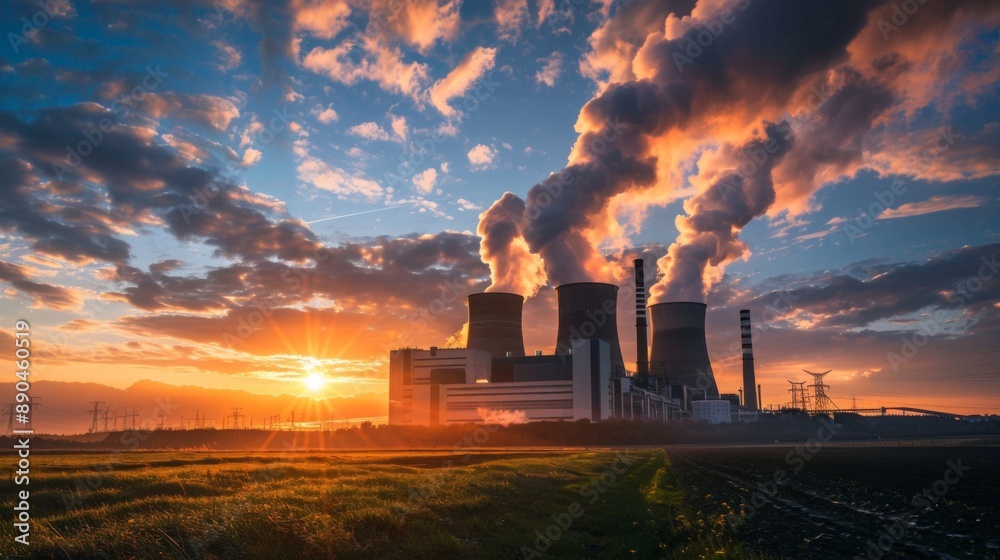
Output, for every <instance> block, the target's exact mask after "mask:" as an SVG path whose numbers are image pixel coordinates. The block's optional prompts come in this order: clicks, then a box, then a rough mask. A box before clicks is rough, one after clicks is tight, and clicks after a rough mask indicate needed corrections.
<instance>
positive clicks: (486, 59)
mask: <svg viewBox="0 0 1000 560" xmlns="http://www.w3.org/2000/svg"><path fill="white" fill-rule="evenodd" d="M496 54H497V50H496V49H494V48H486V47H477V48H476V49H475V50H473V51H472V52H470V53H469V54H467V55H466V56H465V58H464V59H462V62H460V63H459V64H458V66H456V67H455V68H454V69H453V70H452V71H451V72H449V73H448V75H447V76H445V77H444V78H443V79H441V80H439V81H438V82H437V83H435V84H434V86H433V87H431V89H430V91H429V93H428V97H429V98H430V102H431V105H433V106H434V108H436V109H437V110H438V111H440V112H441V114H442V115H444V116H446V117H453V116H455V115H457V114H458V112H457V111H456V110H455V109H454V108H452V107H451V106H450V105H449V104H448V102H449V101H450V100H452V99H454V98H456V97H461V96H463V95H465V94H466V93H467V92H468V91H469V90H470V89H472V87H473V86H474V85H475V84H476V82H477V81H478V80H479V79H480V78H482V77H483V75H484V74H485V73H486V72H487V71H488V70H490V69H492V68H493V65H494V63H495V61H496Z"/></svg>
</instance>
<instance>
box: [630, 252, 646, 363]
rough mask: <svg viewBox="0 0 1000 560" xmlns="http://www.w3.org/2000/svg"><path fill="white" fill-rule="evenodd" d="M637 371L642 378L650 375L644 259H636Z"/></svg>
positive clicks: (634, 262)
mask: <svg viewBox="0 0 1000 560" xmlns="http://www.w3.org/2000/svg"><path fill="white" fill-rule="evenodd" d="M633 264H634V265H635V371H636V373H637V374H639V378H640V379H643V380H644V379H646V378H647V377H648V376H649V348H648V347H647V346H646V345H647V344H648V342H647V341H648V340H649V337H648V335H647V334H646V277H645V269H644V268H643V264H644V263H643V261H642V259H635V261H633Z"/></svg>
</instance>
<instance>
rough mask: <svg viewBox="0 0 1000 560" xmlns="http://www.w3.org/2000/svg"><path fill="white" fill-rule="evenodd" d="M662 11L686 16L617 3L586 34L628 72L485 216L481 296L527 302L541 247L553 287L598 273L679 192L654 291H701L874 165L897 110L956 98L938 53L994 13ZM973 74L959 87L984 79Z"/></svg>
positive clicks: (990, 7)
mask: <svg viewBox="0 0 1000 560" xmlns="http://www.w3.org/2000/svg"><path fill="white" fill-rule="evenodd" d="M635 4H638V2H632V3H630V4H627V6H634V5H635ZM675 6H676V7H677V8H676V9H678V10H679V11H681V12H682V13H684V11H685V10H690V13H689V14H688V15H683V16H678V15H676V14H671V15H669V16H667V17H666V20H665V24H664V25H663V26H662V27H657V29H656V31H654V32H653V33H647V31H648V26H649V22H648V20H645V21H637V20H635V19H634V18H632V19H629V18H628V14H634V13H636V12H637V10H635V9H631V8H624V7H622V8H619V9H618V11H617V13H616V15H615V19H613V20H612V22H613V24H605V25H604V26H602V27H601V29H599V30H598V32H597V33H595V35H594V38H593V40H592V41H591V46H592V48H593V52H591V53H589V54H588V56H587V61H589V63H590V65H589V66H588V70H589V71H591V72H598V71H600V70H601V69H604V70H610V69H613V68H615V67H621V68H629V69H630V71H629V72H615V71H614V70H611V74H612V75H611V78H612V79H618V80H619V81H618V82H617V83H614V82H612V83H607V84H602V85H601V91H600V92H599V93H598V95H597V96H596V97H595V98H593V99H592V100H590V101H589V102H588V103H587V104H586V105H585V106H584V107H583V109H582V110H581V112H580V115H579V117H578V120H577V123H576V128H577V130H579V131H580V136H579V138H578V140H577V142H576V144H575V146H574V148H573V150H572V152H571V154H570V157H569V161H568V164H567V166H566V168H565V169H564V170H563V171H561V172H559V173H556V174H553V175H551V176H549V177H548V178H547V179H545V180H544V181H542V182H541V183H538V184H536V185H535V186H534V187H532V188H531V189H530V190H529V191H528V194H527V197H526V199H525V201H524V202H522V201H521V200H520V199H519V198H518V197H516V196H515V195H513V194H511V193H505V194H504V196H503V198H501V199H500V200H499V201H497V203H495V204H494V205H493V207H492V208H490V210H488V211H487V212H485V213H484V214H483V216H482V217H481V222H480V225H479V234H480V235H481V236H482V237H483V249H482V255H483V258H484V259H487V262H488V263H489V264H490V267H491V271H492V275H493V286H492V287H491V289H504V290H508V291H515V292H518V293H522V294H524V295H532V294H533V293H535V292H536V291H537V289H538V286H540V285H541V284H540V283H541V282H543V281H544V280H543V279H542V275H541V274H540V273H539V261H538V258H539V257H540V258H541V266H543V267H544V273H545V274H544V276H545V279H547V280H548V281H551V282H552V283H553V284H556V285H559V284H563V283H567V282H576V281H585V280H598V281H608V280H609V279H611V278H613V277H614V276H615V272H616V271H615V270H614V269H612V268H610V267H609V264H608V260H607V259H606V258H605V257H604V256H603V255H602V253H601V250H602V249H608V244H609V241H612V242H613V241H616V240H621V239H622V238H623V237H626V232H627V231H628V228H631V229H632V230H635V231H638V230H639V227H640V226H641V224H642V221H643V220H644V219H645V214H646V211H647V208H649V207H650V206H664V205H666V204H668V203H670V202H672V201H674V200H677V199H678V198H687V200H686V202H685V204H684V211H685V215H683V216H678V217H677V219H676V222H675V223H676V226H677V229H678V231H679V235H678V237H677V240H676V242H675V243H674V244H673V245H672V246H671V247H670V250H669V253H668V254H667V255H666V256H665V257H664V258H663V259H661V260H660V261H659V263H658V264H659V265H660V269H661V270H663V271H664V276H663V278H662V280H661V281H660V283H658V284H656V285H654V286H653V287H652V289H651V301H652V302H656V301H664V300H692V301H703V300H704V298H705V294H706V292H707V291H708V289H709V288H710V287H711V286H712V284H713V283H714V282H716V281H717V280H718V279H719V278H721V275H722V272H723V270H724V268H725V266H726V265H727V264H728V263H729V262H732V261H733V260H734V259H737V258H746V257H747V256H748V254H749V249H748V247H747V245H746V243H745V242H743V241H741V240H740V239H739V233H740V231H741V230H742V228H743V227H744V226H745V225H746V224H747V223H748V222H749V221H750V220H752V219H753V218H755V217H760V216H764V215H767V216H768V217H770V218H772V219H779V218H781V217H783V216H794V215H796V214H799V213H803V212H808V211H811V210H814V208H813V207H812V206H811V204H812V201H811V197H812V194H813V193H814V192H815V191H816V190H817V189H818V188H820V187H822V186H823V185H825V184H828V183H830V182H832V181H836V180H838V179H840V178H842V177H845V176H851V175H853V174H854V173H856V172H857V171H858V170H859V169H861V168H863V167H865V165H869V166H873V164H872V161H870V158H871V156H869V155H868V153H869V152H868V151H866V149H865V146H866V143H875V142H882V143H885V142H886V141H887V139H888V141H889V142H890V143H898V142H905V141H907V140H906V139H908V138H910V137H911V136H912V135H911V134H910V132H911V131H909V130H907V129H906V127H907V122H906V118H905V117H904V118H899V117H900V113H902V114H906V113H912V112H913V111H915V110H916V109H919V108H922V107H926V106H928V105H929V104H930V103H931V102H932V101H934V100H935V99H937V98H941V97H944V96H947V95H953V94H952V93H949V90H948V89H947V88H948V84H949V83H952V84H953V83H954V82H955V77H956V76H955V75H956V73H959V72H962V71H963V70H961V66H962V65H942V64H937V63H933V61H935V60H945V59H947V57H961V56H963V54H962V52H963V51H962V50H961V49H962V48H963V45H966V46H967V44H968V42H969V41H975V40H976V37H977V34H976V33H969V29H970V28H974V27H976V26H981V27H982V26H986V29H988V28H989V26H990V25H993V24H995V23H996V22H997V21H998V20H1000V5H998V4H996V3H995V2H988V1H984V0H965V1H958V2H947V3H943V2H942V3H935V4H931V3H927V4H920V5H919V6H920V7H919V13H916V14H910V15H909V16H907V20H908V21H907V22H901V21H900V18H899V17H898V14H895V12H894V11H893V4H892V3H891V2H888V1H886V0H882V1H878V0H845V1H843V2H835V3H834V2H825V3H817V2H801V1H800V0H775V1H769V2H751V1H749V0H738V1H733V2H725V1H716V0H712V1H706V0H702V1H700V2H698V3H697V5H695V6H694V7H693V9H692V8H691V6H690V3H689V2H677V3H676V4H675ZM618 14H625V15H623V16H622V18H623V19H621V20H618V19H617V18H618ZM893 17H896V20H893V19H892V18H893ZM887 21H889V22H895V23H894V24H892V25H891V26H890V27H887V26H886V23H885V22H887ZM904 24H905V25H904ZM633 28H635V29H633ZM639 28H641V29H639ZM887 33H888V34H889V37H887V36H886V34H887ZM890 37H891V39H892V40H889V38H890ZM597 39H600V40H597ZM629 45H630V46H629ZM971 72H976V71H975V70H971ZM985 72H988V70H985V71H982V72H981V74H982V75H979V76H975V77H976V78H977V79H968V80H965V81H964V82H962V83H963V84H967V88H975V87H980V88H981V87H985V86H982V85H981V83H982V81H983V77H984V76H985V75H986V73H985ZM934 73H937V74H934ZM934 84H939V85H934ZM976 84H980V85H976ZM935 88H937V89H935ZM970 91H972V90H971V89H968V90H967V91H965V92H964V93H966V94H968V93H970ZM920 103H923V104H922V105H921V104H920ZM895 109H900V110H895ZM876 124H877V125H879V126H876ZM892 135H896V137H895V139H892V138H893V136H892ZM692 170H695V172H694V173H692ZM911 173H914V174H915V173H916V171H912V172H911ZM685 179H686V180H687V181H688V182H689V183H690V185H691V187H692V189H693V190H692V189H687V188H684V189H682V188H681V187H684V186H685V185H684V183H685ZM692 192H693V193H694V194H693V196H692V195H691V193H692ZM519 210H520V213H519V212H518V211H519ZM623 218H624V219H625V221H626V224H625V225H624V226H623V225H622V224H621V223H620V221H621V220H622V219H623Z"/></svg>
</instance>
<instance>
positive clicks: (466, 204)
mask: <svg viewBox="0 0 1000 560" xmlns="http://www.w3.org/2000/svg"><path fill="white" fill-rule="evenodd" d="M455 204H457V205H458V209H459V210H462V211H466V210H468V211H474V210H482V209H483V208H482V207H481V206H479V205H478V204H476V203H474V202H471V201H469V200H465V199H464V198H459V199H458V200H456V201H455Z"/></svg>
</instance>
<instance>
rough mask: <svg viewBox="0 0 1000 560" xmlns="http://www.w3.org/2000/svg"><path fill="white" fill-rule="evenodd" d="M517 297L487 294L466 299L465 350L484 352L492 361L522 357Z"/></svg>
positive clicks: (522, 338) (499, 293)
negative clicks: (466, 336) (506, 357)
mask: <svg viewBox="0 0 1000 560" xmlns="http://www.w3.org/2000/svg"><path fill="white" fill-rule="evenodd" d="M522 304H524V298H523V297H522V296H520V295H518V294H507V293H503V292H487V293H483V294H471V295H470V296H469V335H468V338H467V339H466V344H465V346H466V347H467V348H474V349H476V350H485V351H486V352H489V353H490V355H491V356H493V357H494V358H503V357H505V356H524V336H523V335H522V334H521V306H522Z"/></svg>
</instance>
